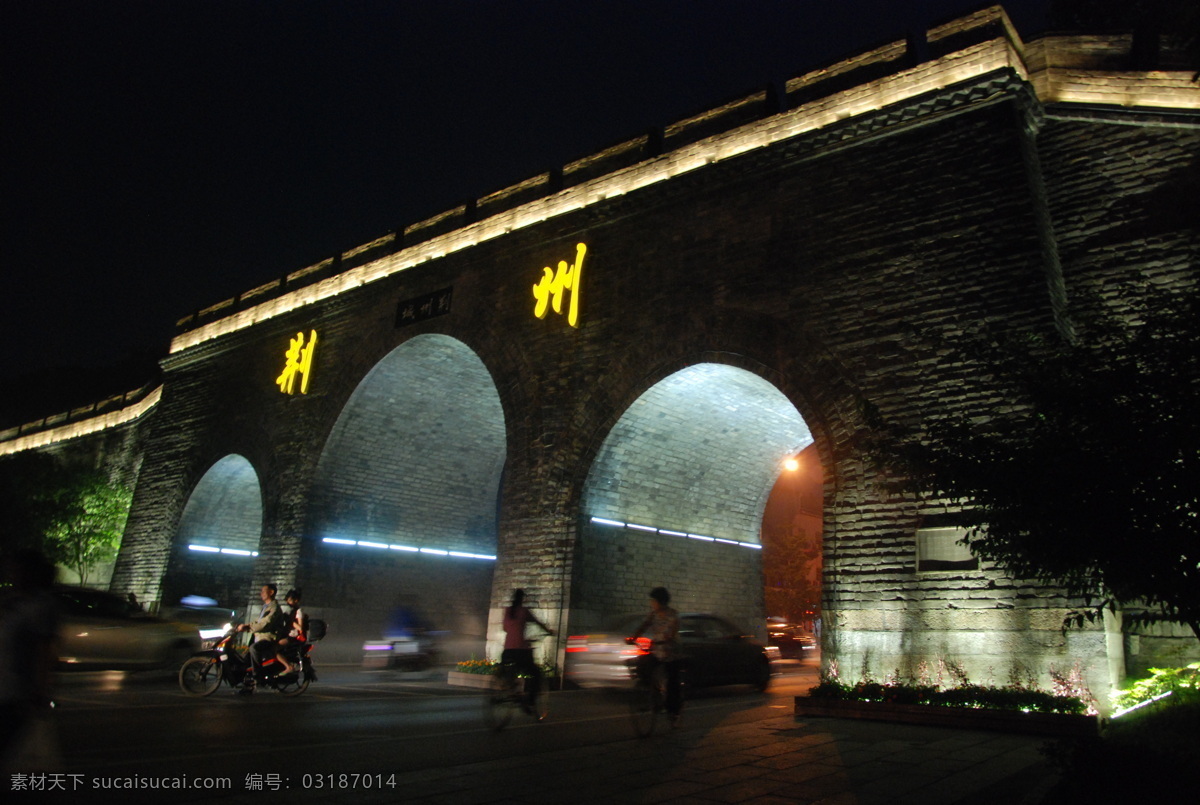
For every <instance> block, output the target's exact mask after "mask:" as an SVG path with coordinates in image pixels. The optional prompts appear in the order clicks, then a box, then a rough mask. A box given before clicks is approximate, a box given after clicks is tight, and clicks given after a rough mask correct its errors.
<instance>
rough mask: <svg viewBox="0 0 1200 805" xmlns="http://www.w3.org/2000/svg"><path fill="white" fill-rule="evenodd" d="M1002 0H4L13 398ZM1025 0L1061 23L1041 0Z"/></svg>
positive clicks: (88, 385) (2, 331) (6, 266)
mask: <svg viewBox="0 0 1200 805" xmlns="http://www.w3.org/2000/svg"><path fill="white" fill-rule="evenodd" d="M981 5H984V3H981V2H979V0H959V1H958V2H955V1H954V0H942V1H940V2H939V1H938V0H889V1H882V0H877V1H874V0H873V1H868V0H864V1H862V2H859V1H857V0H822V1H821V2H810V1H809V0H724V2H716V1H715V0H711V1H706V0H690V1H686V0H553V2H538V1H534V0H526V1H525V2H515V1H514V0H470V1H468V0H392V2H384V1H383V0H327V2H303V1H302V0H237V1H236V2H234V1H232V0H228V1H226V0H153V2H141V1H139V0H72V1H69V2H60V1H59V0H5V2H4V3H3V4H0V103H2V107H0V146H2V149H3V151H2V154H3V155H2V157H0V164H2V166H3V167H0V170H2V171H3V173H2V176H3V185H2V187H0V199H2V201H0V203H2V205H3V206H2V207H0V213H2V216H0V220H2V224H0V226H2V227H3V229H2V231H0V265H2V266H3V272H4V275H3V276H4V295H5V304H4V315H3V316H0V322H2V323H0V339H2V341H0V383H3V384H4V387H5V388H4V390H3V392H0V396H4V397H8V398H9V399H10V400H13V399H17V400H18V401H19V400H40V399H41V398H40V395H41V394H42V391H43V389H42V385H43V384H44V383H45V381H44V374H45V372H46V370H48V369H53V368H58V367H91V368H93V369H95V368H104V367H108V366H111V365H113V364H116V363H120V362H122V361H125V360H127V359H128V358H130V357H131V356H136V355H143V356H145V355H149V356H150V357H161V356H162V355H165V354H166V351H167V345H168V342H169V340H170V337H171V334H172V328H173V322H174V321H175V320H176V319H177V318H180V317H181V316H183V315H185V314H187V313H188V312H190V311H192V310H195V309H197V308H200V307H205V306H207V305H210V304H212V303H214V302H217V301H220V300H222V299H225V298H228V297H230V296H233V295H235V294H237V293H240V292H242V291H245V290H248V289H250V288H252V287H254V286H256V285H259V284H261V283H263V282H265V281H267V280H270V279H273V278H276V277H279V276H281V275H283V274H286V273H288V272H290V271H294V270H296V269H298V268H301V267H303V266H306V265H309V264H311V263H314V262H317V261H319V260H321V259H323V258H325V257H327V256H329V255H332V254H333V253H335V252H338V251H341V250H344V249H346V248H349V247H351V246H354V245H356V244H359V243H362V242H365V241H368V240H371V239H373V238H375V237H377V236H380V235H382V234H385V233H387V232H389V231H391V230H394V229H396V228H397V227H398V226H403V225H405V224H408V223H412V222H414V221H417V220H421V219H423V218H425V217H428V216H429V215H432V214H434V213H437V212H441V211H442V210H445V209H448V208H450V207H452V206H454V205H456V204H458V203H460V202H462V201H464V200H466V199H468V198H471V197H474V196H478V195H481V194H483V193H487V192H490V191H492V190H496V189H499V188H501V187H504V186H506V185H508V184H511V183H513V182H516V181H519V180H521V179H524V178H527V177H529V176H532V175H534V174H537V173H540V172H542V171H544V170H547V169H549V168H551V167H554V166H556V165H561V164H562V163H563V162H566V161H569V160H571V159H573V158H576V157H579V156H583V155H585V154H587V153H590V152H592V151H594V150H596V149H598V148H601V147H604V146H607V145H611V144H613V143H615V142H618V141H620V140H622V139H625V138H628V137H630V136H633V135H636V134H639V133H642V132H644V131H646V130H647V129H649V128H651V127H653V126H661V125H663V124H666V123H670V122H672V121H674V120H677V119H679V118H681V117H685V116H687V115H690V114H692V113H694V112H697V111H700V110H703V109H706V108H709V107H711V106H715V105H717V104H719V103H721V102H723V101H726V100H729V99H732V98H734V97H739V96H741V95H745V94H748V93H749V92H752V91H755V90H757V89H759V88H761V87H763V86H765V85H767V84H768V83H770V82H772V81H782V80H784V79H786V78H788V77H791V76H793V75H798V74H800V73H802V72H804V71H805V70H806V69H808V68H811V67H814V66H819V65H821V64H824V63H828V62H831V61H834V60H836V59H838V58H840V57H843V56H846V55H850V54H852V53H854V52H857V51H860V50H864V49H867V48H869V47H872V46H875V45H877V44H880V43H883V42H886V41H891V40H893V39H897V38H903V36H904V35H905V33H906V31H907V30H908V29H909V28H910V27H911V26H912V25H913V24H914V20H920V19H923V20H925V21H927V22H938V21H941V20H944V19H946V18H950V17H953V16H957V15H959V14H960V13H961V12H964V11H968V10H973V9H975V8H978V7H980V6H981ZM1005 5H1006V7H1007V8H1008V10H1009V13H1010V15H1011V16H1012V17H1013V19H1014V21H1015V23H1016V25H1017V27H1018V29H1019V30H1020V31H1022V33H1023V34H1024V35H1025V36H1027V37H1028V36H1030V35H1032V34H1035V33H1038V32H1041V31H1042V30H1043V29H1044V28H1045V6H1046V2H1044V0H1041V1H1038V0H1021V1H1020V2H1009V3H1006V4H1005ZM76 377H77V378H78V381H77V382H76V383H75V388H76V393H79V394H82V395H83V396H84V400H90V399H93V398H95V397H98V396H101V395H103V394H108V393H112V392H116V391H122V390H125V388H126V386H127V387H128V388H132V387H133V386H135V385H137V384H138V383H137V382H136V381H126V378H125V377H120V378H118V377H117V376H116V374H115V373H112V375H111V377H112V379H111V380H110V381H109V382H112V383H116V386H117V387H116V388H111V389H110V388H104V387H103V386H104V380H101V381H99V385H96V383H97V381H95V380H94V379H89V378H87V373H86V372H81V373H79V374H78V375H76ZM18 380H22V381H24V382H20V383H18V382H17V381H18ZM74 402H75V401H64V405H65V404H73V403H74ZM36 404H39V405H40V404H42V403H40V402H37V403H36ZM39 413H52V411H44V412H39ZM5 424H12V423H11V422H0V426H3V425H5Z"/></svg>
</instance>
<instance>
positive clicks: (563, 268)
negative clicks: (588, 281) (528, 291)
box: [533, 243, 587, 327]
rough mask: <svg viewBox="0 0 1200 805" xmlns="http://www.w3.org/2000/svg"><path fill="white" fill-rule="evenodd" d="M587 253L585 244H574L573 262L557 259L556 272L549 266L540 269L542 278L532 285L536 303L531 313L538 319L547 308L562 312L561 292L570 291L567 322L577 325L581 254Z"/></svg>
mask: <svg viewBox="0 0 1200 805" xmlns="http://www.w3.org/2000/svg"><path fill="white" fill-rule="evenodd" d="M585 254H587V246H586V245H585V244H583V243H580V244H577V245H576V246H575V263H574V264H573V265H567V261H566V260H559V261H558V271H557V273H556V272H554V271H553V270H551V268H550V266H546V267H545V268H543V269H542V279H541V281H539V282H538V284H537V285H534V286H533V298H534V299H536V300H537V303H536V304H535V305H534V306H533V315H535V316H537V317H538V318H539V319H544V318H546V313H547V311H548V310H549V308H551V307H553V308H554V312H555V313H562V302H563V294H565V293H566V292H568V291H569V292H570V296H571V303H570V307H568V308H567V324H569V325H571V326H572V327H578V326H579V289H580V287H582V279H583V256H584V255H585Z"/></svg>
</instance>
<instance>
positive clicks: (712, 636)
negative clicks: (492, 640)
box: [566, 612, 771, 690]
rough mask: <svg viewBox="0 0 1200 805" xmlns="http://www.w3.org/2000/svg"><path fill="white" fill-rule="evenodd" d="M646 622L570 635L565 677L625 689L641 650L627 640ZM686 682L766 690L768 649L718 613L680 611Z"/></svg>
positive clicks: (634, 619) (626, 621) (633, 620)
mask: <svg viewBox="0 0 1200 805" xmlns="http://www.w3.org/2000/svg"><path fill="white" fill-rule="evenodd" d="M644 620H645V616H638V617H632V618H626V619H624V620H623V621H621V622H619V623H618V624H616V627H615V628H613V629H611V630H608V631H606V632H603V633H597V634H586V635H571V636H569V637H568V638H567V662H566V677H567V679H568V680H570V681H572V682H575V683H576V684H578V685H580V686H582V687H627V686H629V685H630V684H632V680H631V679H630V675H629V671H628V666H627V664H626V663H627V661H628V660H630V659H633V658H635V657H636V656H637V655H638V654H639V653H641V649H640V648H639V647H638V646H633V645H630V644H628V643H626V642H625V638H626V637H628V636H630V635H632V634H633V632H634V630H635V629H637V627H638V626H640V625H641V623H642V621H644ZM679 641H680V644H681V646H682V648H683V655H684V661H683V662H684V664H683V679H684V684H686V685H689V686H692V687H708V686H713V685H752V686H754V687H755V688H756V689H758V690H766V689H767V685H769V684H770V681H771V663H770V659H769V657H770V655H769V652H768V651H767V648H766V647H765V646H763V644H762V643H760V642H759V641H758V640H757V639H756V638H755V637H754V636H752V635H747V634H746V633H745V632H744V631H742V630H741V629H739V628H738V627H736V626H734V625H733V624H732V623H730V622H729V621H727V620H725V619H724V618H722V617H719V616H717V615H710V614H707V613H692V612H689V613H684V614H681V615H680V624H679Z"/></svg>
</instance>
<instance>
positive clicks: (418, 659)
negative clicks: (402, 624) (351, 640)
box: [363, 633, 438, 671]
mask: <svg viewBox="0 0 1200 805" xmlns="http://www.w3.org/2000/svg"><path fill="white" fill-rule="evenodd" d="M437 659H438V649H437V643H436V641H435V640H434V636H433V635H432V634H428V633H421V634H414V635H412V636H409V637H392V638H383V639H381V640H368V641H366V642H364V643H363V668H371V669H385V668H394V669H397V670H401V671H423V670H425V669H426V668H428V667H430V666H431V665H433V664H435V663H436V662H437Z"/></svg>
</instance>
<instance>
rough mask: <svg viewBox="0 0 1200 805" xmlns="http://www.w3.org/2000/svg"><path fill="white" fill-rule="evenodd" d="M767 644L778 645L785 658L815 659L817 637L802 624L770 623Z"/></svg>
mask: <svg viewBox="0 0 1200 805" xmlns="http://www.w3.org/2000/svg"><path fill="white" fill-rule="evenodd" d="M767 645H770V646H776V647H778V649H779V656H780V657H782V658H783V659H785V660H799V661H800V662H806V661H815V660H816V656H817V641H816V639H815V638H814V637H813V636H812V635H811V634H810V633H809V632H807V631H805V630H804V628H803V627H801V626H796V625H795V624H790V623H768V624H767Z"/></svg>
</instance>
